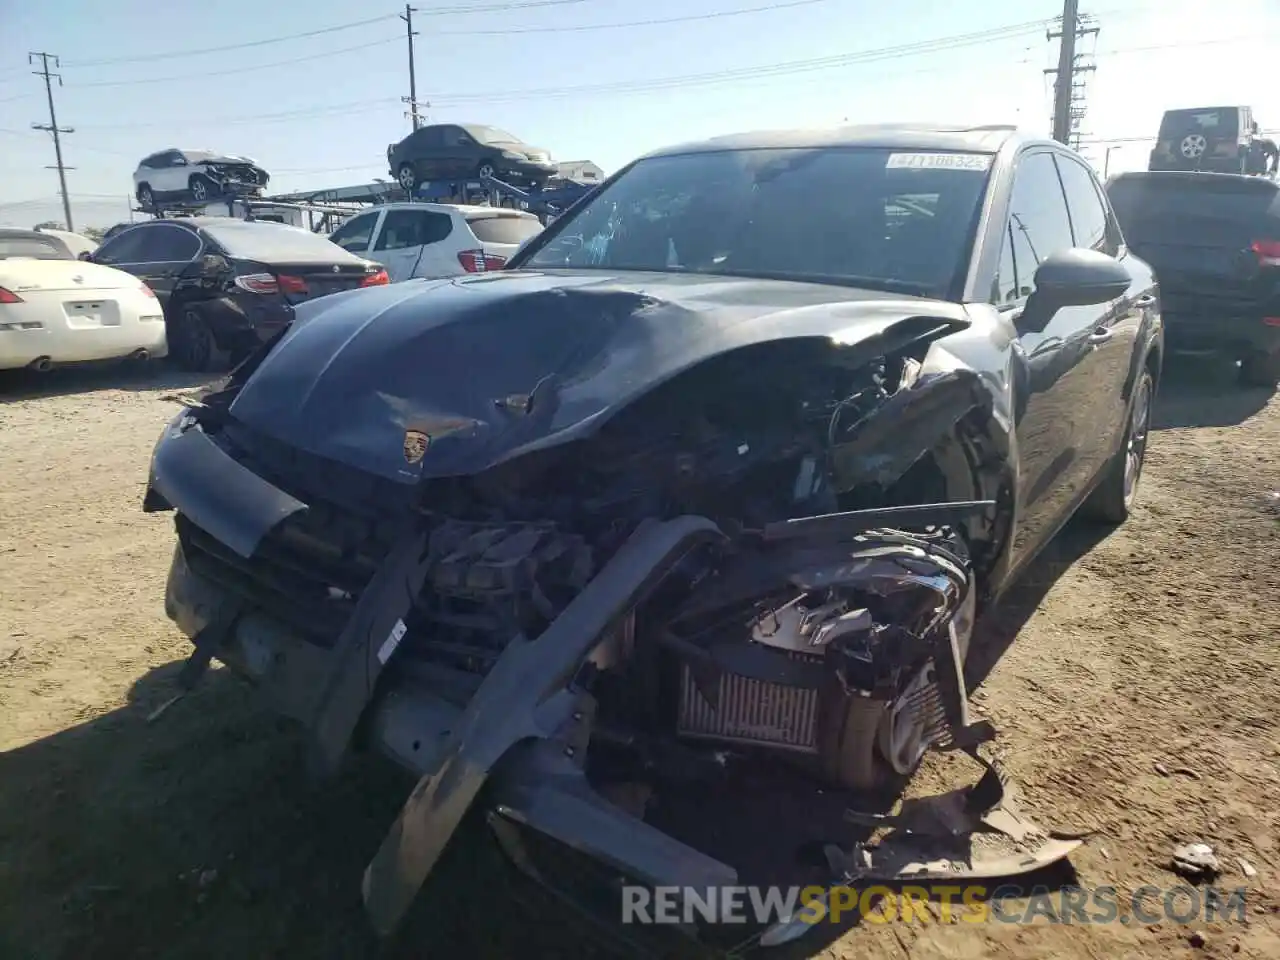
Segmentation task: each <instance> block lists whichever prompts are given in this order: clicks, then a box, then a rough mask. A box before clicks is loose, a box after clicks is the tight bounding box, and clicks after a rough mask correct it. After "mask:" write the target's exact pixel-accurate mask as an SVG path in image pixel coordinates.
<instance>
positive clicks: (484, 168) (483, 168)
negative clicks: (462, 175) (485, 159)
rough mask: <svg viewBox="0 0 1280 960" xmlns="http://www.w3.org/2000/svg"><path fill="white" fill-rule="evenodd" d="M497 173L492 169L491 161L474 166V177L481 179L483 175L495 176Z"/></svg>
mask: <svg viewBox="0 0 1280 960" xmlns="http://www.w3.org/2000/svg"><path fill="white" fill-rule="evenodd" d="M497 175H498V171H497V170H496V169H494V166H493V164H492V163H482V164H480V166H478V167H476V177H477V178H479V179H482V180H483V179H484V178H485V177H496V176H497Z"/></svg>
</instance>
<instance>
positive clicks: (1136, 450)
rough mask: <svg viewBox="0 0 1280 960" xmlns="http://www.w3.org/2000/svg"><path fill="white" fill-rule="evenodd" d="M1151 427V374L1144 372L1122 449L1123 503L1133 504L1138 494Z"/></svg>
mask: <svg viewBox="0 0 1280 960" xmlns="http://www.w3.org/2000/svg"><path fill="white" fill-rule="evenodd" d="M1150 429H1151V376H1150V374H1144V375H1143V377H1142V379H1141V380H1139V381H1138V393H1137V396H1135V397H1134V398H1133V412H1132V413H1131V414H1130V415H1129V436H1128V439H1127V440H1126V443H1125V451H1124V503H1125V506H1126V507H1131V506H1132V505H1133V501H1134V499H1135V498H1136V497H1137V495H1138V480H1139V479H1141V477H1142V465H1143V462H1144V459H1145V457H1146V455H1147V434H1148V432H1149V431H1150Z"/></svg>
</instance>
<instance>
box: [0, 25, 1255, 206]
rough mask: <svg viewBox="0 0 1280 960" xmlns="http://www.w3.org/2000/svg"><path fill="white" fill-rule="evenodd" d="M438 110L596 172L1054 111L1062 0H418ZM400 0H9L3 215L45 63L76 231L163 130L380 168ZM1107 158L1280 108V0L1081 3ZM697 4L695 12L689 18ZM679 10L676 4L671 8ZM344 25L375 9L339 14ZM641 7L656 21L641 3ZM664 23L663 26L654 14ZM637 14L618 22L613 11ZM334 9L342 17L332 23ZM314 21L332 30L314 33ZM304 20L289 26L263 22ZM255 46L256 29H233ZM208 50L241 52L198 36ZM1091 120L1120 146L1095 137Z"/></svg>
mask: <svg viewBox="0 0 1280 960" xmlns="http://www.w3.org/2000/svg"><path fill="white" fill-rule="evenodd" d="M417 6H418V8H419V10H418V13H416V14H415V15H414V26H415V28H416V29H417V30H418V31H419V33H420V35H419V36H418V37H417V38H416V46H417V77H418V97H419V100H421V101H425V102H427V103H429V104H430V106H429V107H427V108H426V116H427V118H428V119H429V120H432V121H447V120H452V121H466V120H470V121H474V122H479V123H488V124H492V125H494V126H498V127H503V128H505V129H507V130H510V131H512V132H514V133H516V134H517V135H519V136H521V137H523V138H524V139H525V140H527V141H528V142H530V143H534V144H537V145H540V146H543V147H546V148H548V149H549V150H550V151H551V152H552V154H553V156H554V157H555V158H556V159H562V160H580V159H586V160H594V161H595V162H596V163H598V164H600V165H601V166H602V167H604V168H605V170H606V171H610V170H612V169H614V168H616V167H617V166H619V165H620V164H622V163H625V162H626V161H627V160H628V159H630V158H631V157H633V156H634V155H636V154H638V153H641V152H643V151H645V150H648V149H650V148H653V147H657V146H661V145H664V144H668V143H672V142H678V141H681V140H685V139H693V138H700V137H703V136H711V135H715V134H719V133H727V132H733V131H737V130H749V129H757V128H762V127H785V126H805V125H828V124H838V123H841V122H844V121H846V120H847V121H848V122H851V123H856V122H874V121H902V120H940V121H965V122H970V121H972V122H981V123H1009V122H1012V123H1017V124H1018V125H1019V126H1021V127H1023V128H1025V129H1028V130H1031V131H1035V132H1047V129H1048V123H1049V121H1048V116H1049V111H1050V89H1051V88H1050V85H1049V80H1048V78H1046V77H1045V76H1044V75H1043V70H1044V68H1045V67H1047V66H1050V65H1051V64H1053V63H1054V61H1055V57H1056V46H1055V44H1056V41H1055V42H1051V41H1049V40H1048V39H1047V38H1046V36H1045V25H1046V22H1047V21H1048V20H1049V19H1050V18H1052V17H1054V16H1055V15H1057V14H1059V13H1060V12H1061V2H1060V0H981V2H979V0H894V2H889V3H880V2H876V3H872V2H867V0H737V2H736V3H735V2H734V0H647V2H645V3H640V2H639V0H631V2H625V0H506V2H503V0H418V3H417ZM402 10H403V6H402V5H401V6H397V5H396V4H395V3H394V2H391V0H366V2H362V3H358V4H353V3H350V2H349V0H270V2H268V0H219V2H217V3H212V4H211V3H209V2H207V0H202V2H196V0H168V2H166V3H156V2H155V0H147V2H144V0H112V2H105V0H45V2H43V3H38V4H37V3H32V2H30V0H0V224H4V225H11V226H31V225H32V224H34V223H36V222H38V221H41V220H47V219H55V220H61V219H62V211H61V205H60V202H59V201H58V199H57V190H58V179H57V174H56V172H55V171H53V170H50V169H46V167H47V166H48V165H49V164H52V163H53V162H54V153H53V144H52V142H51V140H50V138H49V136H48V134H45V133H39V132H36V131H33V130H31V124H32V123H33V122H42V123H47V122H48V108H47V106H46V103H45V98H44V88H43V83H42V81H41V80H39V79H38V78H36V77H34V76H32V75H31V73H30V72H29V71H30V69H32V68H30V67H28V65H27V54H28V52H29V51H41V50H43V51H48V52H50V53H54V54H57V55H58V56H59V57H60V58H61V61H62V68H61V73H62V75H63V81H64V86H63V87H61V88H56V87H55V90H54V94H55V97H56V101H55V102H56V106H57V111H58V122H59V124H60V125H62V126H71V127H74V128H75V130H76V132H75V133H73V134H70V135H68V136H67V137H65V139H64V144H65V147H64V149H65V161H66V162H67V163H68V164H69V165H71V166H74V167H75V168H76V169H75V170H73V171H71V172H70V173H69V174H68V185H69V189H70V192H71V194H72V204H73V214H74V216H75V220H76V225H77V227H80V226H99V227H105V226H109V225H111V224H112V223H116V222H118V221H120V220H124V219H126V218H127V211H128V207H127V203H128V199H127V198H128V197H129V195H130V193H131V191H132V176H131V175H132V172H133V169H134V167H135V166H136V165H137V161H138V160H139V159H141V158H142V157H143V156H144V155H146V154H148V153H151V152H154V151H156V150H160V149H163V148H165V147H173V146H177V147H192V148H200V147H207V148H213V149H216V150H219V151H223V152H227V153H239V154H247V155H249V156H251V157H253V158H255V159H256V160H258V162H259V163H261V164H262V165H263V166H265V167H266V168H267V169H268V170H269V171H271V173H272V174H273V178H272V183H271V190H272V191H277V190H278V191H280V192H283V191H285V190H294V189H308V188H322V187H332V186H343V185H347V184H354V183H361V182H367V181H368V180H370V179H372V178H374V177H387V176H388V174H387V170H386V164H385V151H386V146H387V144H388V143H390V142H393V141H395V140H398V139H400V138H401V137H402V136H403V135H404V134H405V133H407V132H408V130H409V121H408V119H406V117H405V115H404V111H405V109H406V107H405V104H403V103H402V102H401V100H400V98H401V97H403V96H406V95H407V94H408V87H409V82H408V68H407V53H406V46H407V45H406V41H405V36H404V24H403V23H402V22H401V21H400V19H399V18H398V16H397V14H398V13H400V12H402ZM1083 11H1084V12H1087V13H1090V14H1092V15H1093V16H1094V17H1095V18H1096V23H1097V25H1098V27H1099V28H1100V33H1099V34H1098V35H1097V37H1096V38H1089V39H1087V40H1086V41H1085V47H1084V49H1085V50H1092V51H1096V63H1097V71H1096V72H1095V73H1094V74H1092V75H1091V76H1090V77H1089V80H1088V110H1089V114H1088V117H1087V118H1086V120H1085V122H1084V126H1083V129H1084V130H1085V131H1087V132H1088V133H1089V134H1091V136H1090V137H1089V140H1090V141H1094V142H1090V143H1088V145H1087V146H1086V147H1085V152H1086V155H1088V156H1089V158H1090V159H1091V160H1092V161H1093V162H1094V163H1095V164H1096V165H1098V166H1099V167H1101V166H1102V164H1103V156H1104V151H1105V148H1106V147H1107V146H1113V147H1114V148H1115V149H1113V151H1112V153H1111V158H1110V167H1111V172H1115V171H1116V170H1119V169H1126V168H1134V167H1143V166H1144V165H1145V162H1146V153H1147V151H1148V150H1149V149H1150V144H1149V143H1147V142H1139V141H1138V140H1136V139H1134V138H1142V137H1150V136H1151V135H1153V134H1154V132H1155V128H1156V126H1157V125H1158V123H1159V119H1160V114H1161V112H1162V111H1164V110H1165V109H1168V108H1170V107H1182V106H1207V105H1220V104H1233V103H1242V104H1247V105H1251V106H1252V107H1253V108H1254V111H1255V114H1256V116H1257V117H1258V118H1259V120H1260V122H1261V124H1262V126H1263V127H1264V128H1266V129H1272V130H1274V129H1277V128H1280V85H1277V84H1276V82H1275V76H1276V63H1277V55H1278V54H1280V2H1278V0H1164V2H1159V0H1096V2H1095V3H1094V4H1093V5H1086V6H1085V7H1084V8H1083ZM695 17H698V18H701V19H690V18H695ZM673 20H675V21H677V22H670V21H673ZM354 21H372V22H365V23H363V24H360V25H354V26H344V25H350V24H352V23H353V22H354ZM638 21H648V23H643V22H641V23H638ZM654 21H668V22H665V23H661V22H654ZM621 24H626V26H620V25H621ZM333 27H342V29H328V28H333ZM306 31H313V32H314V31H324V32H318V33H315V35H313V36H310V37H304V38H296V35H297V34H299V33H303V32H306ZM291 36H292V37H295V38H294V39H281V40H279V42H274V41H276V40H277V38H284V37H291ZM247 44H253V45H247ZM209 48H233V49H221V50H218V51H214V52H208V51H209ZM1099 141H1111V142H1110V143H1104V142H1099Z"/></svg>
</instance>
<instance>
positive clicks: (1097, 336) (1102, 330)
mask: <svg viewBox="0 0 1280 960" xmlns="http://www.w3.org/2000/svg"><path fill="white" fill-rule="evenodd" d="M1114 336H1115V331H1114V330H1112V329H1111V328H1110V327H1098V329H1096V330H1094V331H1093V333H1091V334H1089V342H1090V343H1106V342H1107V341H1108V340H1110V339H1111V338H1112V337H1114Z"/></svg>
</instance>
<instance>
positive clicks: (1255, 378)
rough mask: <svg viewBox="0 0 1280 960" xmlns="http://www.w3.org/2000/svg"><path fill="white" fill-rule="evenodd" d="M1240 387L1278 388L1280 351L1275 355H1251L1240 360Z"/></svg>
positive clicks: (1279, 382) (1279, 380)
mask: <svg viewBox="0 0 1280 960" xmlns="http://www.w3.org/2000/svg"><path fill="white" fill-rule="evenodd" d="M1240 385H1241V386H1244V387H1266V388H1268V389H1272V390H1274V389H1275V388H1276V387H1277V386H1280V350H1277V351H1276V352H1275V353H1253V354H1250V355H1249V356H1247V357H1245V358H1244V359H1243V360H1241V361H1240Z"/></svg>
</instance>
